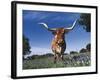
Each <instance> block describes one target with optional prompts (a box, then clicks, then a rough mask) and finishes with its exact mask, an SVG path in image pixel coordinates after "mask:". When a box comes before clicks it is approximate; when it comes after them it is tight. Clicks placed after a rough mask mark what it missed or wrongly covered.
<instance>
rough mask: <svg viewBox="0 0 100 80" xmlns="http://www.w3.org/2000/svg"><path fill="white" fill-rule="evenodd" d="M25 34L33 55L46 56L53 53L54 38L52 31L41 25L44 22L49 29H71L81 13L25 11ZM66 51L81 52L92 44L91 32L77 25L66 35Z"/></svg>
mask: <svg viewBox="0 0 100 80" xmlns="http://www.w3.org/2000/svg"><path fill="white" fill-rule="evenodd" d="M22 14H23V16H22V17H23V18H22V19H23V20H22V21H23V34H24V35H25V36H26V37H27V38H28V39H29V43H30V46H31V51H32V52H31V54H30V55H33V54H45V53H50V52H52V50H51V41H52V39H53V37H54V35H52V33H51V32H50V31H48V30H47V29H45V28H44V27H43V25H40V24H39V23H41V22H44V23H46V24H47V25H48V27H49V28H59V27H70V26H72V24H73V22H74V21H75V20H76V19H79V18H80V13H73V12H72V13H71V12H52V11H34V10H23V13H22ZM65 40H66V45H67V47H66V51H65V52H67V53H69V52H70V51H79V50H80V49H81V48H84V47H86V45H87V44H88V43H90V32H86V31H85V30H84V29H83V28H82V25H79V24H78V23H77V24H76V26H75V28H74V29H73V30H72V31H70V32H69V33H68V34H66V35H65Z"/></svg>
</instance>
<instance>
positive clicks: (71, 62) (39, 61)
mask: <svg viewBox="0 0 100 80" xmlns="http://www.w3.org/2000/svg"><path fill="white" fill-rule="evenodd" d="M53 60H54V59H53V56H38V57H36V58H31V59H26V60H23V69H41V68H60V67H80V66H82V67H83V66H90V65H91V60H90V53H89V52H88V53H78V54H71V55H64V61H58V62H57V63H54V62H53Z"/></svg>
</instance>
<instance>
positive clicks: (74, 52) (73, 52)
mask: <svg viewBox="0 0 100 80" xmlns="http://www.w3.org/2000/svg"><path fill="white" fill-rule="evenodd" d="M77 53H78V52H77V51H71V52H70V54H77Z"/></svg>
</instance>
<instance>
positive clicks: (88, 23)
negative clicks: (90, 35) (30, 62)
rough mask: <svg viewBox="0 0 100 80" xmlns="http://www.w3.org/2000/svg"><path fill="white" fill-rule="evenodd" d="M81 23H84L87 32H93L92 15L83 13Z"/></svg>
mask: <svg viewBox="0 0 100 80" xmlns="http://www.w3.org/2000/svg"><path fill="white" fill-rule="evenodd" d="M79 24H80V25H83V26H82V27H83V29H85V30H86V32H91V15H90V14H86V13H85V14H84V13H82V14H81V15H80V19H79Z"/></svg>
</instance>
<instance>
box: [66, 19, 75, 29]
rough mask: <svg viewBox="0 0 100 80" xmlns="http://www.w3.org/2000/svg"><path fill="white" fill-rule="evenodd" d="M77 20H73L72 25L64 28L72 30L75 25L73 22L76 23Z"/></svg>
mask: <svg viewBox="0 0 100 80" xmlns="http://www.w3.org/2000/svg"><path fill="white" fill-rule="evenodd" d="M76 22H77V20H75V21H74V23H73V25H72V26H71V27H69V28H65V29H66V30H72V29H73V28H74V27H75V24H76Z"/></svg>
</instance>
